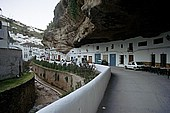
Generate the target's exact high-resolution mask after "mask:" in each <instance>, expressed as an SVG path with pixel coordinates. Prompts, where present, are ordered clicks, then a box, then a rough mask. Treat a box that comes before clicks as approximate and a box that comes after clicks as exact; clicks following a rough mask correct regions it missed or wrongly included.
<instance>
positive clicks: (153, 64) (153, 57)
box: [151, 54, 155, 66]
mask: <svg viewBox="0 0 170 113" xmlns="http://www.w3.org/2000/svg"><path fill="white" fill-rule="evenodd" d="M151 66H155V54H151Z"/></svg>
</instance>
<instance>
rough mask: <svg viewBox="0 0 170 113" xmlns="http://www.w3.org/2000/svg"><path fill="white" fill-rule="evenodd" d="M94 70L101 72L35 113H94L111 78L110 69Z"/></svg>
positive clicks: (104, 67)
mask: <svg viewBox="0 0 170 113" xmlns="http://www.w3.org/2000/svg"><path fill="white" fill-rule="evenodd" d="M96 68H97V70H99V71H100V72H101V73H100V74H99V75H98V76H97V77H96V78H94V79H93V80H92V81H90V82H89V83H87V84H86V85H84V86H82V87H81V88H79V89H77V90H76V91H74V92H72V93H70V94H69V95H67V96H65V97H63V98H61V99H59V100H57V101H55V102H53V103H52V104H50V105H48V106H46V107H44V108H42V109H41V110H39V111H38V112H37V113H96V112H97V109H98V106H99V104H100V102H101V100H102V98H103V95H104V92H105V90H106V88H107V84H108V82H109V79H110V76H111V69H110V67H108V66H103V65H96Z"/></svg>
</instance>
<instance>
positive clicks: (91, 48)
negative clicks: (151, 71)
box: [68, 31, 170, 67]
mask: <svg viewBox="0 0 170 113" xmlns="http://www.w3.org/2000/svg"><path fill="white" fill-rule="evenodd" d="M68 55H69V56H70V60H72V59H77V61H79V62H83V60H87V61H88V62H89V63H100V62H101V60H106V61H107V62H108V63H109V65H110V66H119V67H124V66H125V65H126V64H128V62H130V61H140V62H144V63H145V64H148V65H152V66H161V67H165V66H170V31H169V32H165V33H162V34H160V35H158V36H155V37H148V38H147V37H145V38H144V37H142V36H138V37H134V38H130V39H127V40H119V41H111V42H106V43H96V44H87V45H83V46H81V47H80V48H74V49H72V50H71V51H70V52H69V53H68Z"/></svg>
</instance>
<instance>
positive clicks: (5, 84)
mask: <svg viewBox="0 0 170 113" xmlns="http://www.w3.org/2000/svg"><path fill="white" fill-rule="evenodd" d="M33 77H34V74H33V73H24V74H23V75H22V76H21V77H19V78H12V79H7V80H4V81H0V93H1V92H4V91H6V90H9V89H12V88H14V87H17V86H19V85H21V84H23V83H26V82H27V81H29V80H31V79H32V78H33Z"/></svg>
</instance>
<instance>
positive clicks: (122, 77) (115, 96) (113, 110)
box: [97, 67, 170, 113]
mask: <svg viewBox="0 0 170 113" xmlns="http://www.w3.org/2000/svg"><path fill="white" fill-rule="evenodd" d="M111 71H112V76H111V79H110V81H109V84H108V87H107V89H106V92H105V95H104V97H103V100H102V102H101V103H100V106H99V108H98V111H97V113H170V79H168V77H167V76H162V75H157V74H154V73H150V72H145V71H133V70H126V69H124V68H118V67H111Z"/></svg>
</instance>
